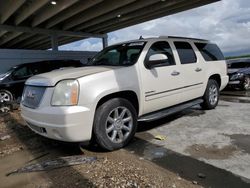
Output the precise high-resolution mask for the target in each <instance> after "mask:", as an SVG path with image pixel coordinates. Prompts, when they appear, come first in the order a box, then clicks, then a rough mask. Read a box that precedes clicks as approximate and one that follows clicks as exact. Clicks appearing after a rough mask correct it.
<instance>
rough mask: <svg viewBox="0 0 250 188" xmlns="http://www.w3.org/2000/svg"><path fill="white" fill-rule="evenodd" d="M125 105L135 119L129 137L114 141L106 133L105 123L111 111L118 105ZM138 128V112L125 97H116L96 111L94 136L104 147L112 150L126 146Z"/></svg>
mask: <svg viewBox="0 0 250 188" xmlns="http://www.w3.org/2000/svg"><path fill="white" fill-rule="evenodd" d="M119 106H124V107H126V108H127V109H128V110H129V111H130V112H131V114H132V119H133V127H132V131H131V133H130V135H129V136H128V138H127V139H126V140H125V141H123V142H122V143H113V142H112V141H110V140H109V138H108V137H107V135H106V133H105V132H106V130H105V123H106V120H107V117H108V115H109V113H110V112H111V111H112V110H113V109H115V108H116V107H119ZM136 128H137V113H136V110H135V108H134V106H133V105H132V104H131V103H130V102H129V101H128V100H126V99H123V98H114V99H111V100H109V101H107V102H105V103H103V104H102V105H101V106H99V107H98V108H97V110H96V113H95V119H94V137H95V138H96V141H97V143H98V144H99V145H100V146H101V147H102V148H104V149H106V150H109V151H112V150H116V149H120V148H122V147H124V146H126V145H127V144H128V143H129V141H130V140H131V139H132V138H133V136H134V134H135V132H136Z"/></svg>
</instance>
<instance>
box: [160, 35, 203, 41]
mask: <svg viewBox="0 0 250 188" xmlns="http://www.w3.org/2000/svg"><path fill="white" fill-rule="evenodd" d="M159 38H175V39H191V40H199V41H208V40H206V39H198V38H192V37H178V36H159Z"/></svg>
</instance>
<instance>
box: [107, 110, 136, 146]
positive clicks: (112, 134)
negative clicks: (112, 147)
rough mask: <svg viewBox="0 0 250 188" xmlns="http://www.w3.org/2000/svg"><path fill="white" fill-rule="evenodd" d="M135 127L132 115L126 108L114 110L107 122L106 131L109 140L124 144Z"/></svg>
mask: <svg viewBox="0 0 250 188" xmlns="http://www.w3.org/2000/svg"><path fill="white" fill-rule="evenodd" d="M132 127H133V118H132V114H131V112H130V111H129V109H127V108H126V107H122V106H120V107H117V108H115V109H113V110H112V111H111V112H110V113H109V115H108V117H107V120H106V124H105V130H106V134H107V136H108V138H109V140H110V141H111V142H113V143H122V142H123V141H125V140H126V139H127V138H128V136H129V135H130V133H131V131H132Z"/></svg>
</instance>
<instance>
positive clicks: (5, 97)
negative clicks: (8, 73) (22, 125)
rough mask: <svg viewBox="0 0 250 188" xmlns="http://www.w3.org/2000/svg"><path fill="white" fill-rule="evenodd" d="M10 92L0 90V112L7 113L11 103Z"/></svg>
mask: <svg viewBox="0 0 250 188" xmlns="http://www.w3.org/2000/svg"><path fill="white" fill-rule="evenodd" d="M13 99H14V98H13V95H12V93H11V92H9V91H8V90H5V89H1V90H0V111H1V112H8V111H9V110H10V103H11V102H12V101H13Z"/></svg>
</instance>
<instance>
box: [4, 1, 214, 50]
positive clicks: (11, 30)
mask: <svg viewBox="0 0 250 188" xmlns="http://www.w3.org/2000/svg"><path fill="white" fill-rule="evenodd" d="M216 1H219V0H55V1H51V0H0V48H14V49H49V48H51V44H52V45H54V46H57V45H62V44H66V43H69V42H73V41H77V40H81V39H85V38H89V37H96V38H103V39H104V42H105V40H106V37H107V35H106V33H108V32H111V31H115V30H118V29H122V28H125V27H128V26H132V25H135V24H138V23H142V22H145V21H149V20H152V19H156V18H160V17H163V16H167V15H171V14H174V13H177V12H181V11H184V10H188V9H191V8H195V7H199V6H202V5H205V4H209V3H212V2H216ZM51 41H52V42H51Z"/></svg>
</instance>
